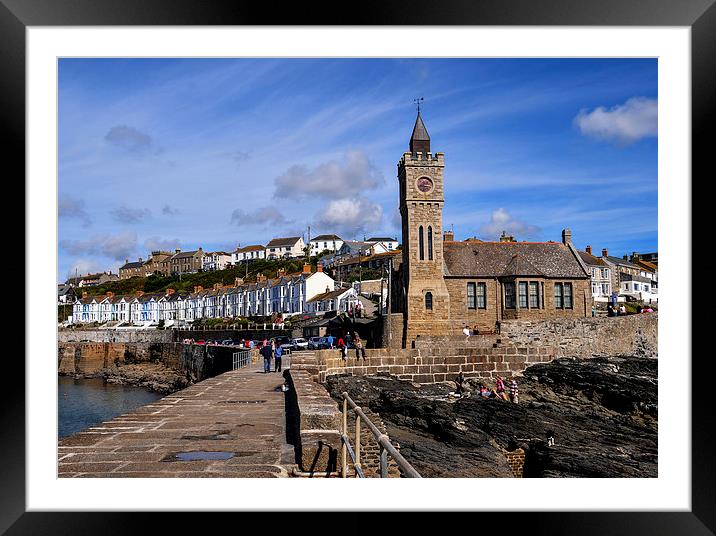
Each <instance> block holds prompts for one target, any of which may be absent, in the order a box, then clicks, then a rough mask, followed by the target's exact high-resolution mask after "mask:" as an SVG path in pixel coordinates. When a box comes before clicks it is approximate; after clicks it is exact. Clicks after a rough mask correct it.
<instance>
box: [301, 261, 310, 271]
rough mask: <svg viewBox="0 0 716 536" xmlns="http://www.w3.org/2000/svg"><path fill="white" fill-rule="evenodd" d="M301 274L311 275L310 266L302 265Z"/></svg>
mask: <svg viewBox="0 0 716 536" xmlns="http://www.w3.org/2000/svg"><path fill="white" fill-rule="evenodd" d="M303 273H304V274H310V273H311V265H310V264H309V263H307V262H306V263H304V264H303Z"/></svg>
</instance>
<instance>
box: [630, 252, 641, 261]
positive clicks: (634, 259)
mask: <svg viewBox="0 0 716 536" xmlns="http://www.w3.org/2000/svg"><path fill="white" fill-rule="evenodd" d="M631 260H632V262H636V261H638V260H639V254H638V253H637V252H636V251H632V252H631Z"/></svg>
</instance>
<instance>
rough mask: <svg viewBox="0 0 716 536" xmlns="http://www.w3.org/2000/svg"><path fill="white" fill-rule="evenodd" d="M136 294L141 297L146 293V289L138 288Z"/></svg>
mask: <svg viewBox="0 0 716 536" xmlns="http://www.w3.org/2000/svg"><path fill="white" fill-rule="evenodd" d="M135 294H136V295H137V298H139V297H140V296H143V295H144V291H143V290H138V291H137V292H135Z"/></svg>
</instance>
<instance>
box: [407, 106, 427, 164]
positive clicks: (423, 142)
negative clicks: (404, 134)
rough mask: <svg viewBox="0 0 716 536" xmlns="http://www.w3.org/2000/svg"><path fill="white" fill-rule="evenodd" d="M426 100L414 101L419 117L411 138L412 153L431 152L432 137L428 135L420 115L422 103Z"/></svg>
mask: <svg viewBox="0 0 716 536" xmlns="http://www.w3.org/2000/svg"><path fill="white" fill-rule="evenodd" d="M424 100H425V99H424V98H423V97H420V98H418V99H415V101H414V102H415V104H416V106H417V108H418V117H416V118H415V126H414V127H413V134H412V135H411V136H410V152H411V153H417V152H421V153H428V152H430V136H429V135H428V129H426V128H425V123H423V118H422V116H421V115H420V103H421V102H422V101H424Z"/></svg>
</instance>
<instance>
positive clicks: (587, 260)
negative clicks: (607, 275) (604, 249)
mask: <svg viewBox="0 0 716 536" xmlns="http://www.w3.org/2000/svg"><path fill="white" fill-rule="evenodd" d="M577 253H579V256H580V257H582V260H583V261H584V264H589V265H590V266H609V265H608V264H607V263H606V262H604V259H602V258H601V257H595V256H594V255H590V254H589V253H587V252H586V251H578V252H577Z"/></svg>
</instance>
